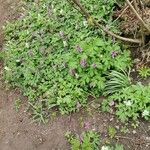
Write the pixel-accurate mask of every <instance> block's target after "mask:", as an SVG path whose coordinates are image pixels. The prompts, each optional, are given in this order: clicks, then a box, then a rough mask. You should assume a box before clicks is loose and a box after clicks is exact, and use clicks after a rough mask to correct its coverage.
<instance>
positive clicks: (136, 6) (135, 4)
mask: <svg viewBox="0 0 150 150" xmlns="http://www.w3.org/2000/svg"><path fill="white" fill-rule="evenodd" d="M133 3H134V7H135V10H136V11H138V5H137V0H133Z"/></svg>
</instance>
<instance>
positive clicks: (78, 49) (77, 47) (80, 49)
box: [76, 45, 82, 53]
mask: <svg viewBox="0 0 150 150" xmlns="http://www.w3.org/2000/svg"><path fill="white" fill-rule="evenodd" d="M76 50H77V51H78V52H80V53H81V52H82V48H81V47H80V45H77V46H76Z"/></svg>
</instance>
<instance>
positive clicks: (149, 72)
mask: <svg viewBox="0 0 150 150" xmlns="http://www.w3.org/2000/svg"><path fill="white" fill-rule="evenodd" d="M138 72H139V75H140V76H141V77H142V78H147V77H149V76H150V68H148V67H147V66H143V67H141V68H140V69H139V70H138Z"/></svg>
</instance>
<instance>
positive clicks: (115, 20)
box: [113, 1, 133, 23]
mask: <svg viewBox="0 0 150 150" xmlns="http://www.w3.org/2000/svg"><path fill="white" fill-rule="evenodd" d="M132 3H133V1H132V2H131V4H132ZM128 8H129V5H127V6H126V7H125V8H124V9H123V11H122V12H121V14H120V15H119V16H118V17H117V18H116V19H115V20H114V21H113V23H114V22H116V21H117V20H118V19H119V18H120V17H121V16H122V15H123V14H124V13H125V11H126V10H127V9H128Z"/></svg>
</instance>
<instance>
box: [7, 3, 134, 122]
mask: <svg viewBox="0 0 150 150" xmlns="http://www.w3.org/2000/svg"><path fill="white" fill-rule="evenodd" d="M83 3H85V6H86V7H87V8H89V9H90V10H91V11H94V12H93V13H94V15H95V17H97V18H98V15H100V17H101V18H102V19H103V21H105V22H109V21H110V20H111V13H112V10H113V8H114V3H115V1H113V0H112V1H111V3H108V4H107V5H105V3H104V2H103V1H97V2H95V1H94V0H92V1H89V0H86V1H84V2H83ZM91 3H92V4H95V5H93V7H91ZM106 6H107V7H106ZM62 8H63V9H62ZM93 8H94V9H93ZM102 10H103V11H102ZM5 31H6V44H5V68H7V69H5V79H6V81H8V82H9V83H11V84H12V85H13V86H17V87H19V88H21V89H22V91H23V93H24V95H25V96H28V99H29V102H30V104H31V105H32V108H33V109H34V110H35V111H33V112H34V113H33V114H35V118H41V119H40V120H43V114H47V112H49V111H50V110H51V109H52V108H53V107H57V108H58V109H59V110H60V112H61V113H62V114H64V113H69V112H72V111H76V110H78V109H79V107H81V106H84V105H85V104H86V103H87V97H88V95H93V96H97V97H98V96H101V95H102V92H103V90H104V88H105V83H106V80H107V77H106V75H107V74H109V73H110V72H111V70H119V68H122V69H126V68H127V67H128V66H130V64H131V60H130V53H129V51H128V50H126V48H125V47H124V46H123V45H122V44H121V43H118V42H115V41H113V40H112V39H110V38H106V37H104V36H102V34H101V33H99V31H97V30H96V29H93V28H92V27H91V26H90V25H89V24H88V22H87V21H86V20H84V19H83V17H82V16H81V14H80V13H78V12H77V11H76V10H75V9H74V8H73V7H72V6H71V5H70V4H69V3H68V2H67V1H66V0H64V1H59V0H58V1H52V0H43V1H39V2H38V3H36V2H32V1H31V2H30V1H29V2H28V3H27V6H26V11H25V16H24V17H23V18H20V19H19V20H17V21H15V22H13V23H9V24H8V25H7V26H6V28H5ZM44 111H45V112H44ZM43 112H44V113H43Z"/></svg>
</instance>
